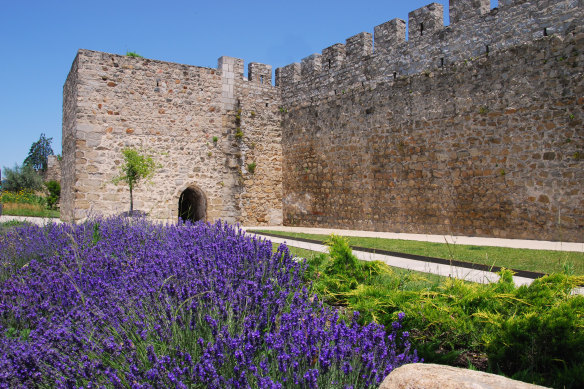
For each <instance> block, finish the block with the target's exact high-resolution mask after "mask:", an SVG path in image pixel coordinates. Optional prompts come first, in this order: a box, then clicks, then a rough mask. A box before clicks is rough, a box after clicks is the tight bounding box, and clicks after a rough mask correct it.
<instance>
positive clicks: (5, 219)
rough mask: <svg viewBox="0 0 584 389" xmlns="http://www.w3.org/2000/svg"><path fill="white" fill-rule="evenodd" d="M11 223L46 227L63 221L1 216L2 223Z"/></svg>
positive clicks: (47, 218)
mask: <svg viewBox="0 0 584 389" xmlns="http://www.w3.org/2000/svg"><path fill="white" fill-rule="evenodd" d="M9 221H19V222H29V223H33V224H38V225H40V226H44V225H46V224H49V223H62V222H61V219H57V218H49V217H30V216H7V215H2V216H0V223H4V222H9Z"/></svg>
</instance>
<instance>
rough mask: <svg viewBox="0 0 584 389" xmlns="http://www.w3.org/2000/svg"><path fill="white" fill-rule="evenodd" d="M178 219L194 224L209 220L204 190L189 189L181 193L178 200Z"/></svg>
mask: <svg viewBox="0 0 584 389" xmlns="http://www.w3.org/2000/svg"><path fill="white" fill-rule="evenodd" d="M178 218H179V220H181V219H182V220H183V221H187V220H190V221H191V222H193V223H194V222H197V221H199V220H202V221H206V220H207V198H206V197H205V194H204V193H203V191H202V190H200V189H199V188H195V187H189V188H187V189H185V190H184V192H182V193H181V195H180V198H179V200H178Z"/></svg>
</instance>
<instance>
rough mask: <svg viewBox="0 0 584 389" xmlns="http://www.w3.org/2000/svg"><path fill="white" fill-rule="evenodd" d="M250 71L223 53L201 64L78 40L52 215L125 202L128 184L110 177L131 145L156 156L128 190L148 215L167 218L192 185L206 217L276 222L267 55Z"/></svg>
mask: <svg viewBox="0 0 584 389" xmlns="http://www.w3.org/2000/svg"><path fill="white" fill-rule="evenodd" d="M250 77H251V81H247V80H245V79H244V78H243V61H242V60H239V59H236V58H230V57H222V58H221V59H220V60H219V68H218V69H208V68H202V67H196V66H187V65H180V64H175V63H168V62H162V61H154V60H150V59H143V58H132V57H126V56H120V55H114V54H107V53H99V52H94V51H88V50H80V51H79V53H78V55H77V58H76V59H75V62H74V63H73V67H72V69H71V72H70V74H69V77H68V79H67V82H66V83H65V87H64V103H63V118H64V120H63V182H62V186H63V201H62V203H63V204H62V212H61V215H62V218H63V219H64V220H79V219H83V218H85V217H87V216H89V215H90V214H92V213H99V214H104V215H115V214H120V213H123V212H124V211H127V209H128V208H129V191H128V189H127V187H124V186H123V185H122V184H120V185H118V186H116V185H114V184H113V183H112V179H113V178H114V176H115V175H117V174H118V172H119V166H120V164H121V163H122V154H121V151H122V149H123V148H125V147H133V148H136V149H140V150H142V151H144V152H145V153H147V154H150V155H152V157H153V158H154V159H155V160H156V161H157V162H158V163H160V164H161V165H162V168H161V169H160V170H159V171H158V172H157V173H156V174H155V176H154V178H153V180H152V182H151V183H150V184H146V183H144V184H141V185H140V186H138V187H137V188H136V189H135V190H134V201H135V207H136V208H139V210H141V211H143V212H146V213H148V214H149V216H150V217H152V218H153V219H159V220H166V221H175V220H177V218H178V207H179V199H180V196H181V194H182V193H183V192H185V190H186V189H187V188H195V189H198V190H200V191H202V193H204V198H205V199H206V202H205V205H206V207H207V209H206V212H201V213H200V214H201V215H206V219H207V220H208V221H213V220H215V219H218V218H221V219H224V220H228V221H231V222H241V223H245V224H248V225H253V224H268V223H270V224H281V223H282V205H281V204H282V201H281V199H282V182H281V180H282V174H281V170H282V151H281V128H280V120H281V117H280V116H281V114H280V111H279V109H278V108H279V106H280V104H279V103H278V102H279V91H278V90H277V89H276V88H275V87H273V86H272V85H271V67H270V66H268V65H262V64H256V63H254V64H252V65H251V66H250ZM250 164H255V166H256V168H255V170H254V173H253V174H252V173H251V172H249V169H248V166H249V165H250Z"/></svg>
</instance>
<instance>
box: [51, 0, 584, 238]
mask: <svg viewBox="0 0 584 389" xmlns="http://www.w3.org/2000/svg"><path fill="white" fill-rule="evenodd" d="M488 4H489V2H488V1H486V0H452V1H451V2H450V12H451V25H449V26H444V25H443V21H442V11H441V6H440V5H439V4H430V5H428V6H426V7H422V8H420V9H418V10H414V11H413V12H412V13H410V17H409V20H410V25H409V31H408V33H409V34H410V39H408V40H406V39H405V34H406V26H405V22H404V21H402V20H398V19H396V20H394V21H391V22H388V23H384V24H382V25H380V26H377V27H376V28H375V47H373V46H372V42H373V38H372V36H371V34H370V33H367V32H364V33H360V34H357V35H355V36H353V37H350V38H348V39H347V40H346V43H345V44H336V45H333V46H331V47H329V48H326V49H324V50H323V52H322V55H320V54H316V55H312V56H310V57H307V58H306V59H305V60H304V61H303V63H302V65H301V64H298V63H296V64H291V65H288V66H285V67H283V68H280V69H276V87H274V86H272V85H271V67H269V66H268V65H263V64H256V63H251V64H250V65H249V77H248V79H249V80H248V79H244V77H243V72H244V63H243V60H241V59H237V58H231V57H222V58H220V60H219V64H218V68H217V69H208V68H201V67H195V66H187V65H180V64H172V63H167V62H161V61H154V60H149V59H140V58H129V57H124V56H117V55H112V54H105V53H97V52H92V51H87V50H81V51H80V52H79V54H78V56H77V58H76V60H75V62H74V63H73V66H72V68H71V72H70V74H69V76H68V78H67V82H66V83H65V86H64V102H63V161H62V169H63V185H62V186H63V193H62V203H63V206H62V213H61V214H62V217H63V218H64V219H65V220H77V219H80V218H82V217H84V216H86V215H87V213H88V211H87V209H89V210H99V211H100V212H102V213H106V214H117V213H120V212H123V211H125V210H126V207H127V203H128V200H127V198H128V191H127V189H125V188H123V187H121V186H120V187H116V186H114V185H113V184H112V183H111V179H112V177H113V176H114V175H115V174H116V173H117V169H118V168H119V165H120V163H121V160H120V159H121V158H120V155H121V150H122V149H123V148H124V147H128V146H132V147H137V148H142V149H144V150H146V151H150V152H151V154H153V155H154V157H155V159H157V160H158V161H159V162H160V163H161V164H162V165H163V169H162V170H161V171H160V172H159V173H158V174H157V175H156V176H155V180H154V184H153V185H150V186H142V187H140V188H138V190H137V191H136V193H135V195H136V199H137V202H138V203H139V204H142V206H143V207H144V209H143V210H144V211H146V212H148V213H149V214H150V215H151V217H153V218H157V219H163V220H175V219H176V217H177V212H178V211H177V204H178V201H179V197H180V195H181V193H183V191H184V190H186V188H188V187H197V188H199V189H201V190H202V191H203V192H204V193H205V196H206V200H207V202H206V204H207V205H208V209H207V213H206V214H207V219H208V220H213V219H214V218H222V219H225V220H228V221H232V222H235V221H237V222H241V223H245V224H278V223H282V222H283V223H285V224H288V225H302V226H318V227H336V228H353V229H364V230H383V231H393V232H409V233H432V234H457V235H459V234H463V235H474V236H493V237H502V238H526V239H548V240H566V241H581V240H582V231H583V230H584V192H583V191H582V190H581V188H582V187H583V186H584V133H583V128H584V127H583V123H584V109H583V104H584V99H583V98H582V95H584V76H583V73H584V70H583V64H584V29H583V27H582V26H583V25H584V23H582V22H583V20H584V5H583V2H582V1H574V0H537V1H502V0H501V1H500V2H499V7H498V8H495V9H492V10H489V9H488ZM307 54H308V53H307ZM213 137H217V142H214V141H213V139H214V138H213ZM253 167H255V169H254V168H253ZM252 171H253V172H252ZM90 193H91V197H89V194H90Z"/></svg>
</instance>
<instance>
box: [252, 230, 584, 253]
mask: <svg viewBox="0 0 584 389" xmlns="http://www.w3.org/2000/svg"><path fill="white" fill-rule="evenodd" d="M243 228H244V229H246V230H250V231H251V230H272V231H286V232H302V233H306V234H322V235H330V234H336V235H344V236H358V237H371V238H382V239H402V240H417V241H420V242H434V243H450V244H464V245H473V246H495V247H509V248H515V249H532V250H555V251H576V252H581V253H584V231H582V241H581V242H580V243H571V242H550V241H544V240H527V239H501V238H479V237H472V236H455V235H427V234H402V233H395V232H376V231H357V230H339V229H334V228H309V227H287V226H270V227H243Z"/></svg>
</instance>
